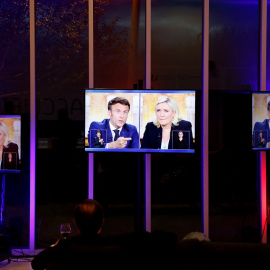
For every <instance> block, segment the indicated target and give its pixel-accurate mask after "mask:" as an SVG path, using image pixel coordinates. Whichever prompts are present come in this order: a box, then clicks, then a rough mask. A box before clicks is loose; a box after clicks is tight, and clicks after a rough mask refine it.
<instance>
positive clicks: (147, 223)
mask: <svg viewBox="0 0 270 270" xmlns="http://www.w3.org/2000/svg"><path fill="white" fill-rule="evenodd" d="M145 17H146V19H145V27H146V31H145V47H146V48H145V54H146V55H145V88H146V89H151V0H147V1H146V14H145ZM145 230H146V231H148V232H151V154H145Z"/></svg>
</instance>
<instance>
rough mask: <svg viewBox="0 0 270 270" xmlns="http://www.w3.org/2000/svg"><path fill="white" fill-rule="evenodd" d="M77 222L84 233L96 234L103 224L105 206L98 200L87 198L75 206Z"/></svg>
mask: <svg viewBox="0 0 270 270" xmlns="http://www.w3.org/2000/svg"><path fill="white" fill-rule="evenodd" d="M74 216H75V222H76V225H77V227H78V229H79V230H80V232H81V233H82V234H94V233H97V232H98V231H99V229H100V228H101V227H102V224H103V218H104V211H103V207H102V205H101V204H100V203H98V202H97V201H96V200H91V199H86V200H84V201H83V202H82V203H80V204H78V205H77V206H76V207H75V215H74Z"/></svg>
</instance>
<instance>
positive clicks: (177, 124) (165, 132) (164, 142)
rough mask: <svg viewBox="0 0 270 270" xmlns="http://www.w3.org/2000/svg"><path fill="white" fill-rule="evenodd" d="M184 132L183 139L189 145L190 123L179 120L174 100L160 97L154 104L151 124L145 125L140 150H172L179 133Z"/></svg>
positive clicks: (191, 138)
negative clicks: (185, 134)
mask: <svg viewBox="0 0 270 270" xmlns="http://www.w3.org/2000/svg"><path fill="white" fill-rule="evenodd" d="M180 130H181V131H188V132H186V133H187V134H188V136H189V138H185V139H186V140H187V141H188V142H190V146H189V147H187V148H191V144H192V141H193V137H192V130H191V123H190V122H188V121H185V120H181V119H180V116H179V110H178V105H177V103H176V102H175V100H174V99H172V98H170V97H167V96H161V97H160V98H159V99H158V100H157V102H156V104H155V115H154V119H153V122H149V123H147V125H146V127H145V132H144V135H143V139H142V144H141V148H146V149H147V148H148V149H174V148H175V142H176V140H177V139H179V137H178V133H179V131H180Z"/></svg>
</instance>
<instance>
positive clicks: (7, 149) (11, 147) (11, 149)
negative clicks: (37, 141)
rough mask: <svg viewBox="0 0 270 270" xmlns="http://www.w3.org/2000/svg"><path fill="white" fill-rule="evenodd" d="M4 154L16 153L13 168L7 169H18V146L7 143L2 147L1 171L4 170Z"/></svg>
mask: <svg viewBox="0 0 270 270" xmlns="http://www.w3.org/2000/svg"><path fill="white" fill-rule="evenodd" d="M5 153H16V159H17V160H16V162H15V163H14V168H8V169H15V170H16V169H18V165H19V153H18V145H17V144H16V143H12V142H11V143H9V144H8V145H7V146H4V148H3V155H2V162H1V169H5V168H4V162H3V161H4V155H5Z"/></svg>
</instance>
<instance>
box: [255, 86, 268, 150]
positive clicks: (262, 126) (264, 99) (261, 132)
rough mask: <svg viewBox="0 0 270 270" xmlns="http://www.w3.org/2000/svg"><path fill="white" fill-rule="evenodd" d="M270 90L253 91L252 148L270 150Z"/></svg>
mask: <svg viewBox="0 0 270 270" xmlns="http://www.w3.org/2000/svg"><path fill="white" fill-rule="evenodd" d="M269 120H270V92H266V91H261V92H252V149H253V150H270V122H269Z"/></svg>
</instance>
